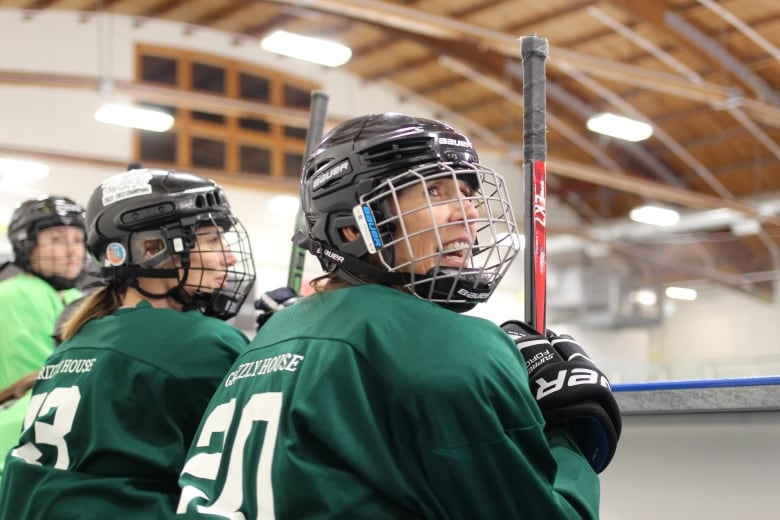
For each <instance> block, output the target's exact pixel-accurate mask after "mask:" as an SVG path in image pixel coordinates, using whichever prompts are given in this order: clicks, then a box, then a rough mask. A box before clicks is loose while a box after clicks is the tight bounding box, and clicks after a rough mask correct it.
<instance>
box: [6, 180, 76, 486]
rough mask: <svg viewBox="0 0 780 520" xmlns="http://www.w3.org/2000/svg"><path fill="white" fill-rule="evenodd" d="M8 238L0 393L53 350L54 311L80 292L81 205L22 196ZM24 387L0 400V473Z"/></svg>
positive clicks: (49, 197) (16, 429)
mask: <svg viewBox="0 0 780 520" xmlns="http://www.w3.org/2000/svg"><path fill="white" fill-rule="evenodd" d="M8 241H9V242H10V243H11V247H12V249H13V255H14V258H13V262H8V263H6V264H3V265H2V266H0V273H2V276H3V277H4V279H3V280H2V281H0V393H2V392H3V391H4V390H6V389H8V390H10V389H12V388H16V389H18V388H20V383H22V382H23V381H26V380H27V379H28V376H29V375H30V374H31V373H34V372H36V371H37V370H38V369H40V368H41V366H43V363H44V361H46V358H47V357H48V356H49V355H50V354H51V353H52V351H53V350H54V345H55V342H54V340H53V339H52V335H53V334H54V329H55V323H56V322H57V319H58V317H59V316H60V313H61V312H62V311H63V309H64V308H65V307H66V306H67V305H68V304H70V303H71V302H72V301H75V300H76V299H78V298H79V296H81V291H80V290H79V289H78V288H76V285H77V283H78V282H79V280H80V278H81V274H82V271H83V269H84V260H85V258H86V245H85V243H84V208H82V207H81V205H79V204H78V203H77V202H75V201H74V200H73V199H71V198H69V197H65V196H62V195H44V196H41V197H38V198H34V199H29V200H26V201H24V202H22V203H21V204H19V206H18V207H16V209H14V212H13V214H12V215H11V221H10V223H9V225H8ZM12 273H13V274H12ZM22 386H24V385H22ZM26 390H27V388H26V389H25V391H24V392H22V393H21V394H20V395H19V397H20V399H19V401H16V402H14V404H13V406H9V407H4V406H0V414H2V415H0V477H2V474H3V469H4V468H3V467H4V460H5V456H6V454H7V453H8V450H9V449H10V448H11V447H12V446H14V445H15V444H16V441H17V440H18V438H19V430H20V429H21V427H22V418H23V416H24V409H25V407H26V403H27V401H28V400H29V392H27V391H26Z"/></svg>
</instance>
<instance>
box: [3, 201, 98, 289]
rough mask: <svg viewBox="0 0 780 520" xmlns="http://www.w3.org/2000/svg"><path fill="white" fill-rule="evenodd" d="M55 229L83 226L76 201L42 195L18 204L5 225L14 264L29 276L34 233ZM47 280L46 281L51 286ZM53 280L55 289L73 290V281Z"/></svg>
mask: <svg viewBox="0 0 780 520" xmlns="http://www.w3.org/2000/svg"><path fill="white" fill-rule="evenodd" d="M56 226H74V227H78V228H80V229H81V230H84V229H85V226H84V208H83V207H81V205H80V204H78V203H77V202H76V201H74V200H73V199H71V198H69V197H65V196H63V195H42V196H40V197H38V198H35V199H30V200H26V201H24V202H22V203H21V204H19V206H17V207H16V208H15V209H14V212H13V214H12V215H11V222H10V224H9V225H8V241H9V242H11V247H12V249H13V253H14V264H16V265H18V266H19V267H20V268H21V269H23V270H25V271H28V272H32V267H31V266H30V253H31V252H32V250H33V249H34V248H35V246H36V245H37V243H38V232H39V231H41V230H42V229H46V228H51V227H56ZM49 278H52V277H47V278H46V279H47V281H49V283H52V281H53V280H50V279H49ZM77 279H78V277H77V278H75V279H73V280H64V279H62V280H59V279H58V280H55V282H56V283H52V285H53V286H55V288H58V289H64V288H68V287H73V286H74V285H75V282H76V280H77Z"/></svg>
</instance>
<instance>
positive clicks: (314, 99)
mask: <svg viewBox="0 0 780 520" xmlns="http://www.w3.org/2000/svg"><path fill="white" fill-rule="evenodd" d="M329 99H330V98H329V96H328V95H327V94H326V93H325V92H323V91H321V90H315V91H313V92H312V93H311V104H310V107H309V128H308V129H307V130H306V147H305V149H304V152H303V164H304V166H305V165H306V158H307V157H308V156H309V154H310V153H311V152H312V151H313V150H314V147H315V146H317V143H319V142H320V139H322V134H323V132H324V131H325V115H326V113H327V110H328V100H329ZM305 231H306V222H305V220H304V216H303V211H302V210H301V208H298V215H297V216H296V218H295V230H294V232H293V235H295V233H298V232H305ZM305 264H306V249H304V248H302V247H301V246H299V245H297V244H295V243H293V246H292V251H291V252H290V264H289V268H288V271H287V286H288V287H290V288H292V289H293V290H294V291H295V292H296V293H299V292H300V291H301V282H302V280H303V268H304V265H305Z"/></svg>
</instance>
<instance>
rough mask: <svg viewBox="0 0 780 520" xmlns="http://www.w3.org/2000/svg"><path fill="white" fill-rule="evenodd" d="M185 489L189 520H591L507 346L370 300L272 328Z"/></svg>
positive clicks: (433, 310)
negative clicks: (238, 519) (416, 519)
mask: <svg viewBox="0 0 780 520" xmlns="http://www.w3.org/2000/svg"><path fill="white" fill-rule="evenodd" d="M180 485H181V486H182V497H181V501H180V503H179V509H178V513H179V514H180V515H181V516H182V517H186V518H213V519H216V518H220V519H223V518H231V519H233V518H247V519H255V518H257V519H264V520H268V519H274V518H276V519H285V520H287V519H290V520H292V519H295V520H301V519H330V520H332V519H371V520H381V519H411V518H427V519H455V518H462V519H469V520H473V519H491V520H493V519H501V520H504V519H513V520H517V519H523V518H528V519H544V520H552V519H567V520H570V519H572V518H597V517H598V505H599V481H598V477H597V476H596V474H595V473H594V472H593V470H592V469H591V468H590V465H589V464H588V462H587V461H586V459H585V458H584V457H583V456H582V455H581V454H580V452H579V450H578V449H577V448H576V447H575V445H574V443H573V441H572V439H571V438H570V437H569V435H568V433H565V432H562V431H547V432H546V431H545V428H544V420H543V418H542V416H541V413H540V412H539V409H538V407H537V404H536V401H535V400H534V398H533V396H532V395H531V393H530V391H529V387H528V377H527V373H526V369H525V365H524V362H523V360H522V358H521V356H520V354H519V353H518V352H517V350H516V348H515V346H514V344H513V342H512V341H511V340H510V339H509V337H508V336H507V335H506V334H505V333H504V332H503V331H502V330H501V329H500V328H499V327H498V326H497V325H495V324H493V323H491V322H489V321H487V320H483V319H480V318H475V317H470V316H462V315H459V314H456V313H454V312H452V311H449V310H446V309H444V308H442V307H440V306H438V305H435V304H432V303H429V302H426V301H423V300H420V299H418V298H416V297H414V296H411V295H409V294H406V293H403V292H400V291H397V290H394V289H390V288H387V287H383V286H379V285H363V286H357V287H350V288H346V289H339V290H336V291H331V292H324V293H317V294H314V295H312V296H308V297H306V298H304V299H303V300H301V301H300V302H299V303H297V304H295V305H294V306H292V307H290V308H287V309H283V310H281V311H279V312H277V313H276V315H275V316H273V317H272V318H271V319H270V320H269V321H268V322H267V323H266V324H265V326H264V327H263V328H262V329H261V330H260V332H259V333H258V335H257V336H256V337H255V339H254V340H253V342H252V343H251V345H250V347H249V349H248V350H247V351H246V352H245V353H244V354H242V355H241V356H240V357H239V359H238V360H237V361H236V363H235V364H234V365H233V367H232V369H231V370H230V372H229V373H228V375H227V377H226V378H225V379H224V381H223V382H222V384H221V385H220V387H219V389H218V390H217V392H216V393H215V394H214V397H213V399H212V401H211V403H210V404H209V407H208V409H207V411H206V413H205V415H204V418H203V421H202V422H201V426H200V429H199V431H198V433H197V435H196V437H195V440H194V443H193V445H192V447H191V449H190V453H189V455H188V457H187V463H186V465H185V467H184V471H183V473H182V476H181V478H180ZM239 513H240V514H239ZM242 515H243V516H242Z"/></svg>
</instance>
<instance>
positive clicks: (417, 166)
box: [294, 113, 517, 311]
mask: <svg viewBox="0 0 780 520" xmlns="http://www.w3.org/2000/svg"><path fill="white" fill-rule="evenodd" d="M443 177H449V178H451V179H454V180H459V181H466V182H467V183H468V184H469V185H470V186H471V188H472V189H473V190H474V192H475V195H474V196H473V197H470V200H469V202H470V203H471V204H473V205H474V206H475V207H479V208H480V213H481V215H482V218H480V219H479V221H478V222H477V221H475V222H473V223H476V224H477V226H478V228H479V231H480V234H479V241H480V245H479V247H475V246H476V237H473V242H472V244H471V247H470V248H469V250H468V251H466V253H467V256H468V257H469V258H470V259H471V261H472V266H471V267H468V268H462V269H455V270H453V269H445V268H437V269H436V270H435V271H436V272H429V273H428V275H427V276H420V275H419V274H418V275H415V274H414V273H408V272H407V270H408V268H409V266H401V265H395V257H394V246H395V245H397V244H398V243H399V239H398V237H397V233H396V231H397V230H399V229H400V226H399V223H398V218H397V217H394V215H397V214H398V212H397V211H394V209H393V208H394V204H395V203H397V200H396V199H395V197H394V195H391V192H392V193H397V192H398V191H399V190H401V189H403V188H405V187H409V186H411V185H413V184H415V183H420V182H422V183H425V182H426V180H429V181H430V180H433V179H441V178H443ZM394 201H395V202H394ZM460 204H463V202H462V201H460ZM301 207H302V209H303V211H304V214H305V217H306V229H307V235H308V236H302V235H298V236H297V238H294V240H295V241H296V243H298V244H299V245H302V246H303V247H306V248H307V249H309V251H310V252H311V253H313V254H314V255H315V256H317V257H318V259H319V261H320V264H321V265H322V267H323V269H324V270H326V271H328V272H333V273H334V274H336V275H337V276H339V277H341V278H343V279H344V280H346V281H348V282H350V283H353V284H357V283H361V280H362V279H363V278H365V277H366V275H368V277H369V278H371V279H373V280H375V281H378V282H380V283H388V284H392V285H403V286H404V287H406V288H407V289H408V290H409V292H412V293H413V294H416V295H418V296H420V297H421V298H423V299H427V300H430V301H434V302H437V303H440V304H444V305H445V306H448V307H449V308H453V309H454V310H458V311H463V310H467V309H469V308H471V307H473V305H474V304H476V303H479V302H481V301H485V300H487V298H488V297H489V296H490V294H491V293H492V292H493V290H494V289H495V287H496V285H497V283H498V281H499V280H500V279H501V277H502V276H503V273H504V272H505V271H506V269H507V268H508V267H509V264H510V263H511V261H512V260H513V259H514V257H515V255H516V253H517V247H516V240H515V239H514V238H513V236H515V235H516V234H517V233H516V223H515V221H514V216H513V213H512V209H511V204H510V203H509V198H508V194H507V192H506V188H505V185H504V182H503V179H502V178H501V176H500V175H498V174H497V173H496V172H494V171H492V170H490V169H489V168H486V167H484V166H482V165H480V163H479V157H478V155H477V153H476V151H475V150H474V147H473V146H472V144H471V141H470V140H469V139H468V138H467V137H466V136H465V135H463V134H461V133H460V132H458V131H457V130H455V129H454V128H452V127H451V126H449V125H446V124H444V123H442V122H439V121H436V120H433V119H426V118H421V117H412V116H408V115H404V114H398V113H383V114H369V115H365V116H361V117H357V118H354V119H350V120H348V121H345V122H344V123H342V124H340V125H338V126H336V127H335V128H334V129H333V130H331V131H330V132H329V133H328V134H327V135H326V136H325V137H324V138H323V139H322V140H321V141H320V143H319V144H318V146H317V147H316V149H315V150H314V151H313V152H312V153H311V154H310V155H309V156H308V157H307V160H306V162H305V165H304V171H303V175H302V183H301ZM345 227H355V228H357V229H360V230H361V235H362V238H361V239H359V240H348V239H346V238H345V237H344V236H343V234H342V232H341V231H340V230H342V229H343V228H345ZM499 228H502V230H501V231H499ZM499 235H500V236H499ZM437 236H438V235H437ZM502 237H503V238H502ZM405 239H406V237H402V238H401V240H405ZM375 252H378V253H379V255H378V256H379V259H380V261H381V262H382V264H383V265H384V267H385V271H382V270H380V269H377V268H376V267H375V266H374V265H373V264H371V263H369V262H366V261H365V258H363V257H365V255H366V254H367V253H375ZM477 256H481V257H482V258H484V259H486V260H487V259H489V260H487V262H488V263H481V264H480V262H476V263H474V260H476V257H477ZM361 258H363V260H359V259H361ZM478 264H479V265H478ZM437 265H438V264H437ZM378 271H379V272H378ZM388 273H389V274H388Z"/></svg>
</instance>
